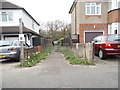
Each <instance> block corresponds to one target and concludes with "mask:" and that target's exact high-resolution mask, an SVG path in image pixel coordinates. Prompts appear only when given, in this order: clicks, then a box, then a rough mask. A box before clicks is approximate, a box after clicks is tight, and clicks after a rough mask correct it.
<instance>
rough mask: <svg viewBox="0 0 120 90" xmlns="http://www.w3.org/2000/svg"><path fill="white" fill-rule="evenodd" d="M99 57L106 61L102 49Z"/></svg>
mask: <svg viewBox="0 0 120 90" xmlns="http://www.w3.org/2000/svg"><path fill="white" fill-rule="evenodd" d="M98 56H99V58H100V59H105V58H106V56H105V55H104V53H103V50H102V49H100V50H99V53H98Z"/></svg>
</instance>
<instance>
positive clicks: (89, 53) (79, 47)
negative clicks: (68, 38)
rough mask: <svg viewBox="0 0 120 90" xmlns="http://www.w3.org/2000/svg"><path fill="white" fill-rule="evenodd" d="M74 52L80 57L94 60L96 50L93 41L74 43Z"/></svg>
mask: <svg viewBox="0 0 120 90" xmlns="http://www.w3.org/2000/svg"><path fill="white" fill-rule="evenodd" d="M70 50H72V52H73V53H74V54H76V55H78V56H80V57H83V58H85V59H87V60H90V61H92V60H93V59H94V50H93V44H92V43H86V44H78V43H77V44H74V45H73V46H72V48H71V49H70Z"/></svg>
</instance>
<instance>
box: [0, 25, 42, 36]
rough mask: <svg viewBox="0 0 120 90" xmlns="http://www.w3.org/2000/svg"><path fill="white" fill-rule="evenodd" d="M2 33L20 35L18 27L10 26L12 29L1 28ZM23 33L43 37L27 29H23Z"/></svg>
mask: <svg viewBox="0 0 120 90" xmlns="http://www.w3.org/2000/svg"><path fill="white" fill-rule="evenodd" d="M0 28H1V30H2V32H0V34H19V27H18V26H12V27H11V26H10V27H0ZM23 33H31V34H32V35H36V36H39V37H42V36H41V35H40V34H38V33H36V32H34V31H32V30H30V29H28V28H27V27H23Z"/></svg>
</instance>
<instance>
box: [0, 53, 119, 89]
mask: <svg viewBox="0 0 120 90" xmlns="http://www.w3.org/2000/svg"><path fill="white" fill-rule="evenodd" d="M95 62H96V63H97V64H96V66H83V65H82V66H81V65H69V64H68V62H67V61H66V60H65V59H64V57H63V55H62V54H61V53H59V52H53V53H52V54H50V55H49V56H48V59H46V60H44V61H42V62H41V63H39V64H37V66H35V67H32V68H16V67H15V65H17V64H19V63H16V62H11V61H6V62H3V63H2V64H0V65H2V75H3V76H2V78H3V80H2V87H3V88H117V87H118V58H114V57H113V58H109V59H107V60H105V61H99V60H98V59H97V57H96V58H95Z"/></svg>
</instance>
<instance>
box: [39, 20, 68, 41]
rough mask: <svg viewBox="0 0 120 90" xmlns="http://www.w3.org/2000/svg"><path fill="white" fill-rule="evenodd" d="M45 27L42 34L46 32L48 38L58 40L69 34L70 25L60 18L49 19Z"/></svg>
mask: <svg viewBox="0 0 120 90" xmlns="http://www.w3.org/2000/svg"><path fill="white" fill-rule="evenodd" d="M44 26H45V28H44V29H43V30H42V31H41V33H40V34H44V36H45V37H46V38H50V39H52V40H58V39H60V38H65V37H68V36H69V33H70V25H69V24H66V23H64V22H63V21H60V20H55V21H49V22H47V23H46V24H45V25H44Z"/></svg>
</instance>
